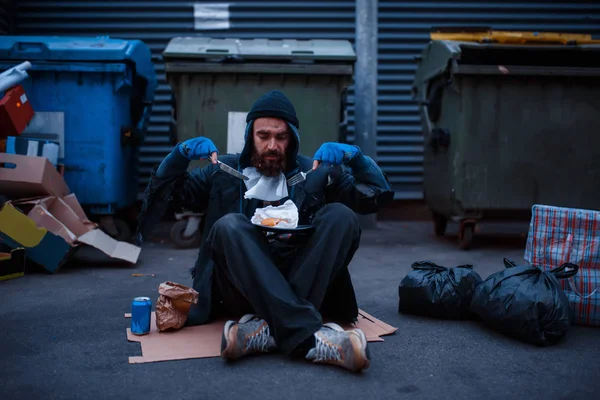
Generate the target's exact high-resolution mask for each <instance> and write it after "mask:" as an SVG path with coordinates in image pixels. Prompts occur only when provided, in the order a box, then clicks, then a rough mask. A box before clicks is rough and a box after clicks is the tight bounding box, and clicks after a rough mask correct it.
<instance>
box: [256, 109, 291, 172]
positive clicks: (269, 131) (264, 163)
mask: <svg viewBox="0 0 600 400" xmlns="http://www.w3.org/2000/svg"><path fill="white" fill-rule="evenodd" d="M252 139H253V141H254V152H253V154H252V164H253V165H254V167H255V168H256V169H257V170H258V171H259V172H260V173H261V174H262V175H264V176H277V175H279V174H280V173H281V172H282V171H283V170H284V169H285V166H286V152H287V148H288V145H289V143H290V131H289V129H288V125H287V123H286V122H285V121H284V120H282V119H279V118H258V119H257V120H255V121H254V125H253V131H252Z"/></svg>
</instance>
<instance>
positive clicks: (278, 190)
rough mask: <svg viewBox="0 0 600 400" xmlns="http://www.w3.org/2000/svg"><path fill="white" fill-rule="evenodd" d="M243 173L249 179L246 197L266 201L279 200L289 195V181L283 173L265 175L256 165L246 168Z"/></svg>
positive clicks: (246, 182)
mask: <svg viewBox="0 0 600 400" xmlns="http://www.w3.org/2000/svg"><path fill="white" fill-rule="evenodd" d="M242 173H243V174H244V175H246V176H247V177H248V178H249V179H248V180H246V181H244V183H245V184H246V189H248V190H247V191H246V194H245V195H244V198H246V199H259V200H264V201H277V200H281V199H283V198H284V197H287V195H288V190H287V181H286V179H285V175H284V174H283V173H281V174H279V176H273V177H269V176H263V175H261V173H260V172H258V170H257V169H256V168H254V167H248V168H245V169H244V170H243V171H242Z"/></svg>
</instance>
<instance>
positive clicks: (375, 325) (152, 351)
mask: <svg viewBox="0 0 600 400" xmlns="http://www.w3.org/2000/svg"><path fill="white" fill-rule="evenodd" d="M125 318H131V314H129V313H127V314H125ZM224 324H225V321H215V322H212V323H210V324H206V325H199V326H190V327H185V328H182V329H180V330H178V331H172V332H159V331H158V329H157V328H156V315H155V313H152V321H151V322H150V333H149V334H147V335H143V336H137V335H134V334H132V333H131V330H130V329H129V328H127V340H129V341H130V342H139V343H140V344H141V346H142V355H141V356H136V357H129V363H130V364H142V363H149V362H156V361H171V360H185V359H189V358H206V357H219V356H220V351H221V333H222V332H223V325H224ZM343 327H344V329H349V328H350V326H343ZM357 327H358V328H360V329H362V330H363V332H365V335H367V340H368V341H369V342H383V339H382V338H381V336H385V335H390V334H392V333H394V332H396V330H397V328H394V327H392V326H390V325H388V324H386V323H385V322H382V321H380V320H378V319H377V318H375V317H373V316H372V315H369V314H367V313H366V312H364V311H362V310H359V315H358V324H357Z"/></svg>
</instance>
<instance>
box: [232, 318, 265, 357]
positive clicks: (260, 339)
mask: <svg viewBox="0 0 600 400" xmlns="http://www.w3.org/2000/svg"><path fill="white" fill-rule="evenodd" d="M273 349H275V339H274V338H273V336H271V333H270V331H269V325H268V324H267V322H266V321H265V320H264V319H261V318H258V317H257V316H255V315H252V314H246V315H244V316H243V317H242V318H241V319H240V320H239V321H238V322H236V321H227V322H226V323H225V327H224V328H223V337H222V339H221V357H223V358H225V359H227V360H235V359H238V358H240V357H243V356H245V355H248V354H252V353H268V352H270V351H271V350H273Z"/></svg>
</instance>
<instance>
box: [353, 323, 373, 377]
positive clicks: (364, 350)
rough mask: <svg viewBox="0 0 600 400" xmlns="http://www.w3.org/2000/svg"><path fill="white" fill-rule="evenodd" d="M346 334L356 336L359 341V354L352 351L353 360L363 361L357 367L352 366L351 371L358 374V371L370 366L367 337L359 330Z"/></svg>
mask: <svg viewBox="0 0 600 400" xmlns="http://www.w3.org/2000/svg"><path fill="white" fill-rule="evenodd" d="M348 333H349V334H350V335H351V336H357V337H358V339H359V340H360V346H359V352H358V354H357V353H356V350H355V351H354V359H355V360H363V362H362V363H360V364H358V365H357V364H356V363H355V364H354V365H353V369H352V370H353V371H354V372H359V371H362V370H365V369H368V368H369V367H370V366H371V352H370V350H369V342H368V341H367V336H366V335H365V333H364V332H363V331H362V330H360V329H354V330H352V331H350V332H348Z"/></svg>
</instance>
